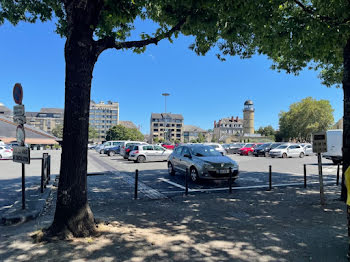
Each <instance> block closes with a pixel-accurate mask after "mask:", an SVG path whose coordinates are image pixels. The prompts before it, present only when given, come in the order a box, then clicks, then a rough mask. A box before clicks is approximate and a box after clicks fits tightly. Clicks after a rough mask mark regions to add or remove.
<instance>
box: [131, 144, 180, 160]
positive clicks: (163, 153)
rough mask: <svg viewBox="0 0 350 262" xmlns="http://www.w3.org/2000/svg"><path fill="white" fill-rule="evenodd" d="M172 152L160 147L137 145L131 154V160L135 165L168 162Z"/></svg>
mask: <svg viewBox="0 0 350 262" xmlns="http://www.w3.org/2000/svg"><path fill="white" fill-rule="evenodd" d="M172 152H173V151H172V150H168V149H166V148H164V147H162V146H158V145H135V146H134V148H133V149H132V151H131V152H130V154H129V160H133V161H134V162H135V163H136V162H137V163H143V162H146V161H166V160H167V159H168V157H169V155H170V154H171V153H172Z"/></svg>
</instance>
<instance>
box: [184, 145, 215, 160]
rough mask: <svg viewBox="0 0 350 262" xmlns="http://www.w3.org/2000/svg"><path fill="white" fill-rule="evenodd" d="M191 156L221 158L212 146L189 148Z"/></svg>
mask: <svg viewBox="0 0 350 262" xmlns="http://www.w3.org/2000/svg"><path fill="white" fill-rule="evenodd" d="M190 150H191V154H192V155H194V156H198V157H206V156H222V154H221V153H220V152H218V151H216V150H215V149H214V148H213V147H212V146H196V147H191V148H190Z"/></svg>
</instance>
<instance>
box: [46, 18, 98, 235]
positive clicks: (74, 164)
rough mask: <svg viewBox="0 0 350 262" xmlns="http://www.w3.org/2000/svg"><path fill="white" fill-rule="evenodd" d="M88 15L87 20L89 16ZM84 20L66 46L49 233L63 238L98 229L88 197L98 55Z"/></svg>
mask: <svg viewBox="0 0 350 262" xmlns="http://www.w3.org/2000/svg"><path fill="white" fill-rule="evenodd" d="M79 15H80V17H83V16H81V14H79ZM76 17H78V16H76ZM76 17H74V16H73V18H76ZM78 18H79V17H78ZM85 18H86V20H88V17H85ZM83 19H84V17H83ZM82 21H83V22H82V23H81V24H79V23H77V21H75V23H74V26H72V28H71V32H70V34H69V36H68V37H67V41H66V45H65V61H66V82H65V108H64V128H63V147H62V156H61V171H60V178H59V185H58V192H57V205H56V212H55V217H54V221H53V223H52V225H51V227H50V228H49V229H48V231H47V236H59V237H62V238H65V237H67V236H69V235H73V236H75V237H84V236H88V235H93V234H94V233H95V232H96V231H95V229H96V228H95V223H94V217H93V214H92V212H91V210H90V207H89V204H88V199H87V176H86V175H87V143H88V133H89V131H88V128H89V105H90V90H91V80H92V72H93V69H94V65H95V62H96V59H97V57H96V54H95V53H94V48H93V39H92V30H91V29H90V28H89V24H88V23H87V22H85V21H84V20H82Z"/></svg>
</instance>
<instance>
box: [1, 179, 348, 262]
mask: <svg viewBox="0 0 350 262" xmlns="http://www.w3.org/2000/svg"><path fill="white" fill-rule="evenodd" d="M92 179H93V180H94V181H92ZM92 182H93V184H92V185H91V184H90V186H89V199H90V205H91V208H92V210H93V212H94V214H95V216H96V217H97V218H99V219H101V220H103V221H107V222H106V223H104V224H100V225H99V231H100V232H102V235H101V236H100V237H96V238H85V239H74V240H73V241H58V242H52V243H46V244H43V243H37V244H35V243H33V242H32V241H31V239H30V238H29V237H28V235H27V234H26V233H27V232H29V231H30V230H29V229H27V231H26V232H24V233H23V234H22V235H19V236H13V237H10V238H6V237H3V238H2V239H1V240H2V241H1V242H0V250H1V251H0V260H1V261H6V260H7V261H14V260H30V261H73V260H79V259H81V260H84V261H245V262H248V261H249V262H250V261H298V262H299V261H311V260H312V261H347V260H346V257H345V255H346V248H347V238H346V214H345V206H344V204H343V203H341V202H338V201H331V200H328V201H327V205H326V207H324V208H322V207H321V206H320V205H319V195H318V190H317V188H316V187H313V188H308V189H302V188H281V189H275V190H273V191H270V192H267V191H239V192H234V193H233V194H231V195H229V194H227V193H205V194H190V195H188V196H184V195H178V196H175V197H173V198H168V199H162V200H145V197H144V196H143V195H141V196H140V197H141V198H142V200H136V201H133V200H131V198H129V197H130V195H128V194H129V192H124V193H123V191H130V185H127V182H125V181H124V180H123V179H122V178H121V177H118V176H112V175H108V176H107V175H106V176H95V177H93V178H92V177H89V183H92ZM123 183H125V184H123ZM326 190H327V195H330V194H334V193H335V192H336V191H338V190H339V188H338V187H335V186H332V187H326ZM123 194H125V195H123ZM43 223H44V222H43ZM45 223H47V220H46V222H45Z"/></svg>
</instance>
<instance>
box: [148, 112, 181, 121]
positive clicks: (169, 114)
mask: <svg viewBox="0 0 350 262" xmlns="http://www.w3.org/2000/svg"><path fill="white" fill-rule="evenodd" d="M151 118H156V119H163V118H175V119H182V120H183V119H184V118H183V116H182V115H180V114H171V113H160V114H159V113H152V115H151Z"/></svg>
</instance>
